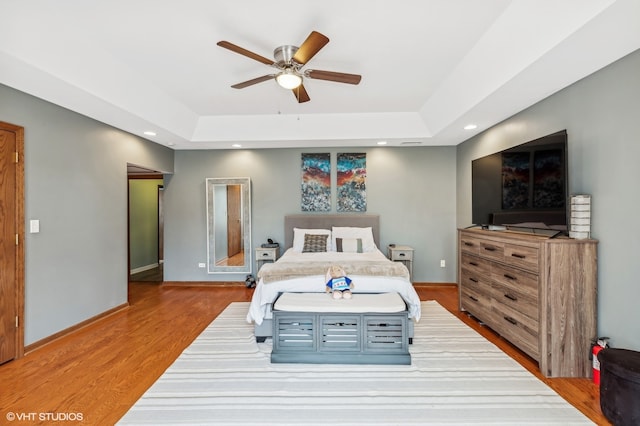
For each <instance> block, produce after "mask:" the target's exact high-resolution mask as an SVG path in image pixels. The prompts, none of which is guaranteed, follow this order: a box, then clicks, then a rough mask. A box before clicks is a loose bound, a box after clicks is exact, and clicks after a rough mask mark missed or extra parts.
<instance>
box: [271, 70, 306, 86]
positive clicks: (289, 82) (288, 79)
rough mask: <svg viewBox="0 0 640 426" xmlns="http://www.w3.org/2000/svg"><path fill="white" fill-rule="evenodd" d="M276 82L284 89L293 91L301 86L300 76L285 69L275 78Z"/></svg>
mask: <svg viewBox="0 0 640 426" xmlns="http://www.w3.org/2000/svg"><path fill="white" fill-rule="evenodd" d="M276 81H277V82H278V84H279V85H280V86H281V87H284V88H285V89H295V88H296V87H298V86H300V85H301V84H302V76H300V75H298V74H297V73H295V72H294V71H293V70H291V69H290V68H287V69H284V70H282V72H281V73H279V74H278V75H277V76H276Z"/></svg>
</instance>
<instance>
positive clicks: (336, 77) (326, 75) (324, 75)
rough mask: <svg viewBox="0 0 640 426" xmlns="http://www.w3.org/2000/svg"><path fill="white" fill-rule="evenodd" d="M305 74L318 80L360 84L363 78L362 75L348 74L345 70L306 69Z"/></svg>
mask: <svg viewBox="0 0 640 426" xmlns="http://www.w3.org/2000/svg"><path fill="white" fill-rule="evenodd" d="M304 75H305V76H306V77H309V78H315V79H316V80H328V81H336V82H338V83H347V84H358V83H360V80H361V79H362V76H361V75H358V74H346V73H343V72H334V71H321V70H306V71H305V72H304Z"/></svg>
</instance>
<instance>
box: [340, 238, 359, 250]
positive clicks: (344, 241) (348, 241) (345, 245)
mask: <svg viewBox="0 0 640 426" xmlns="http://www.w3.org/2000/svg"><path fill="white" fill-rule="evenodd" d="M336 251H339V252H344V253H362V238H336Z"/></svg>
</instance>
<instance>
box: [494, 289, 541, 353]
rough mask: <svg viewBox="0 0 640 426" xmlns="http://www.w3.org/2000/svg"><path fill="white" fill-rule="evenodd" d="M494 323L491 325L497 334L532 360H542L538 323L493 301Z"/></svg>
mask: <svg viewBox="0 0 640 426" xmlns="http://www.w3.org/2000/svg"><path fill="white" fill-rule="evenodd" d="M492 314H493V319H494V322H493V323H492V324H491V325H490V326H491V327H492V328H493V329H494V330H495V331H496V332H497V333H499V334H501V335H502V336H503V337H504V338H506V339H507V340H509V341H510V342H511V343H513V344H514V345H516V346H517V347H519V348H520V349H522V350H523V351H525V352H526V353H527V354H529V355H530V356H531V357H532V358H534V359H536V360H539V359H540V349H539V348H538V321H537V320H534V319H532V318H529V317H528V316H526V315H524V314H522V313H521V312H518V311H516V310H515V309H512V308H511V307H509V306H507V305H504V304H501V303H498V304H496V303H495V299H494V300H493V305H492Z"/></svg>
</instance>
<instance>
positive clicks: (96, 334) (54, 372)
mask: <svg viewBox="0 0 640 426" xmlns="http://www.w3.org/2000/svg"><path fill="white" fill-rule="evenodd" d="M129 287H130V294H129V300H130V307H129V308H127V309H125V310H123V311H120V312H117V313H114V314H113V315H111V316H109V317H107V318H104V319H101V320H99V321H97V322H95V323H93V324H91V325H89V326H87V327H85V328H83V329H80V330H77V331H75V332H73V333H71V334H69V335H67V336H64V337H62V338H60V339H58V340H55V341H53V342H51V343H50V344H48V345H46V346H43V347H41V348H39V349H37V350H35V351H33V352H31V353H29V354H27V355H26V356H25V357H23V358H21V359H19V360H16V361H12V362H9V363H7V364H4V365H0V383H1V386H0V423H2V424H4V419H9V417H8V416H11V414H10V413H13V414H14V415H15V416H17V417H16V421H14V422H13V423H14V424H38V423H40V424H46V423H55V424H91V425H109V424H114V423H116V422H117V421H118V420H119V419H120V418H121V417H122V416H123V415H124V414H125V413H126V412H127V410H128V409H129V408H130V407H131V406H132V405H133V404H134V403H135V402H136V401H137V400H138V398H139V397H140V396H141V395H142V394H143V393H144V392H145V390H146V389H147V388H148V387H149V386H151V384H152V383H153V382H154V381H155V380H156V379H157V378H158V377H159V376H160V375H161V374H162V373H163V372H164V370H165V369H166V368H167V367H168V366H169V365H170V364H171V363H172V362H173V361H174V360H175V359H176V358H177V357H178V355H180V353H181V352H182V351H183V350H184V348H185V347H187V346H188V345H189V344H190V343H191V342H192V341H193V339H194V338H195V337H197V336H198V335H199V334H200V333H201V332H202V330H203V329H204V328H205V327H206V326H207V325H208V324H209V323H210V322H211V321H213V319H214V318H215V317H216V316H217V315H219V314H220V312H222V311H223V310H224V308H225V307H226V306H227V305H228V304H229V303H231V302H235V301H249V300H250V298H251V295H252V292H253V290H252V289H247V288H246V287H245V286H244V283H235V284H234V283H227V285H216V286H193V287H185V286H180V287H171V286H164V285H160V284H158V283H149V282H146V283H145V282H132V283H131V284H130V286H129ZM416 288H417V291H418V294H419V295H420V298H421V299H422V300H431V299H434V300H437V301H438V302H439V303H440V304H441V305H442V306H444V307H445V308H447V309H448V310H449V311H451V312H453V313H454V314H456V315H457V316H458V317H459V318H461V319H462V320H463V321H464V322H465V323H467V324H469V325H470V326H471V327H473V328H474V329H476V330H478V331H479V332H480V333H481V334H482V335H484V336H485V337H486V338H488V339H489V340H491V341H492V342H494V343H495V344H496V345H498V346H499V347H500V348H501V349H503V350H504V351H505V352H506V353H507V354H509V355H510V356H512V357H513V358H514V359H516V360H517V361H518V362H520V363H521V364H522V365H523V366H524V367H525V368H527V369H528V370H529V371H531V372H532V373H533V374H535V375H536V376H538V377H539V378H540V379H541V380H543V381H544V382H545V383H547V384H548V385H549V386H550V387H552V388H553V389H554V390H555V391H556V392H558V393H559V394H560V395H562V396H563V397H564V398H565V399H567V401H569V402H570V403H571V404H573V405H574V406H576V407H577V408H578V409H579V410H580V411H582V412H583V413H585V414H586V415H587V416H588V417H589V418H591V419H592V420H593V421H594V422H595V423H597V424H601V425H608V424H609V423H608V422H607V421H606V419H605V418H604V417H603V415H602V413H601V412H600V407H599V391H598V388H597V386H596V385H594V384H593V383H592V382H591V381H590V380H589V379H545V378H543V377H541V376H540V374H539V373H538V372H537V365H536V363H535V362H533V361H532V360H531V359H530V358H528V357H527V356H526V355H524V354H523V353H522V352H520V351H518V350H517V349H515V348H514V347H512V346H511V345H510V344H509V343H507V342H506V341H504V340H503V339H501V338H500V337H499V336H497V335H495V333H493V332H492V331H491V330H489V329H487V328H484V327H481V326H480V325H479V324H478V323H477V322H476V321H475V320H473V319H471V318H469V317H468V316H467V315H466V314H464V313H460V312H458V311H457V306H458V296H457V287H456V286H452V285H437V286H416ZM48 413H51V414H48ZM19 416H22V417H21V418H22V420H23V421H22V422H20V421H18V420H20V417H19ZM47 416H49V417H47ZM52 416H58V417H57V418H58V419H65V418H67V419H69V420H72V421H68V422H63V421H55V422H51V421H49V422H47V419H48V420H51V419H55V418H56V417H52ZM80 418H81V420H82V421H77V420H78V419H80ZM42 419H44V421H41V420H42Z"/></svg>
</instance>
